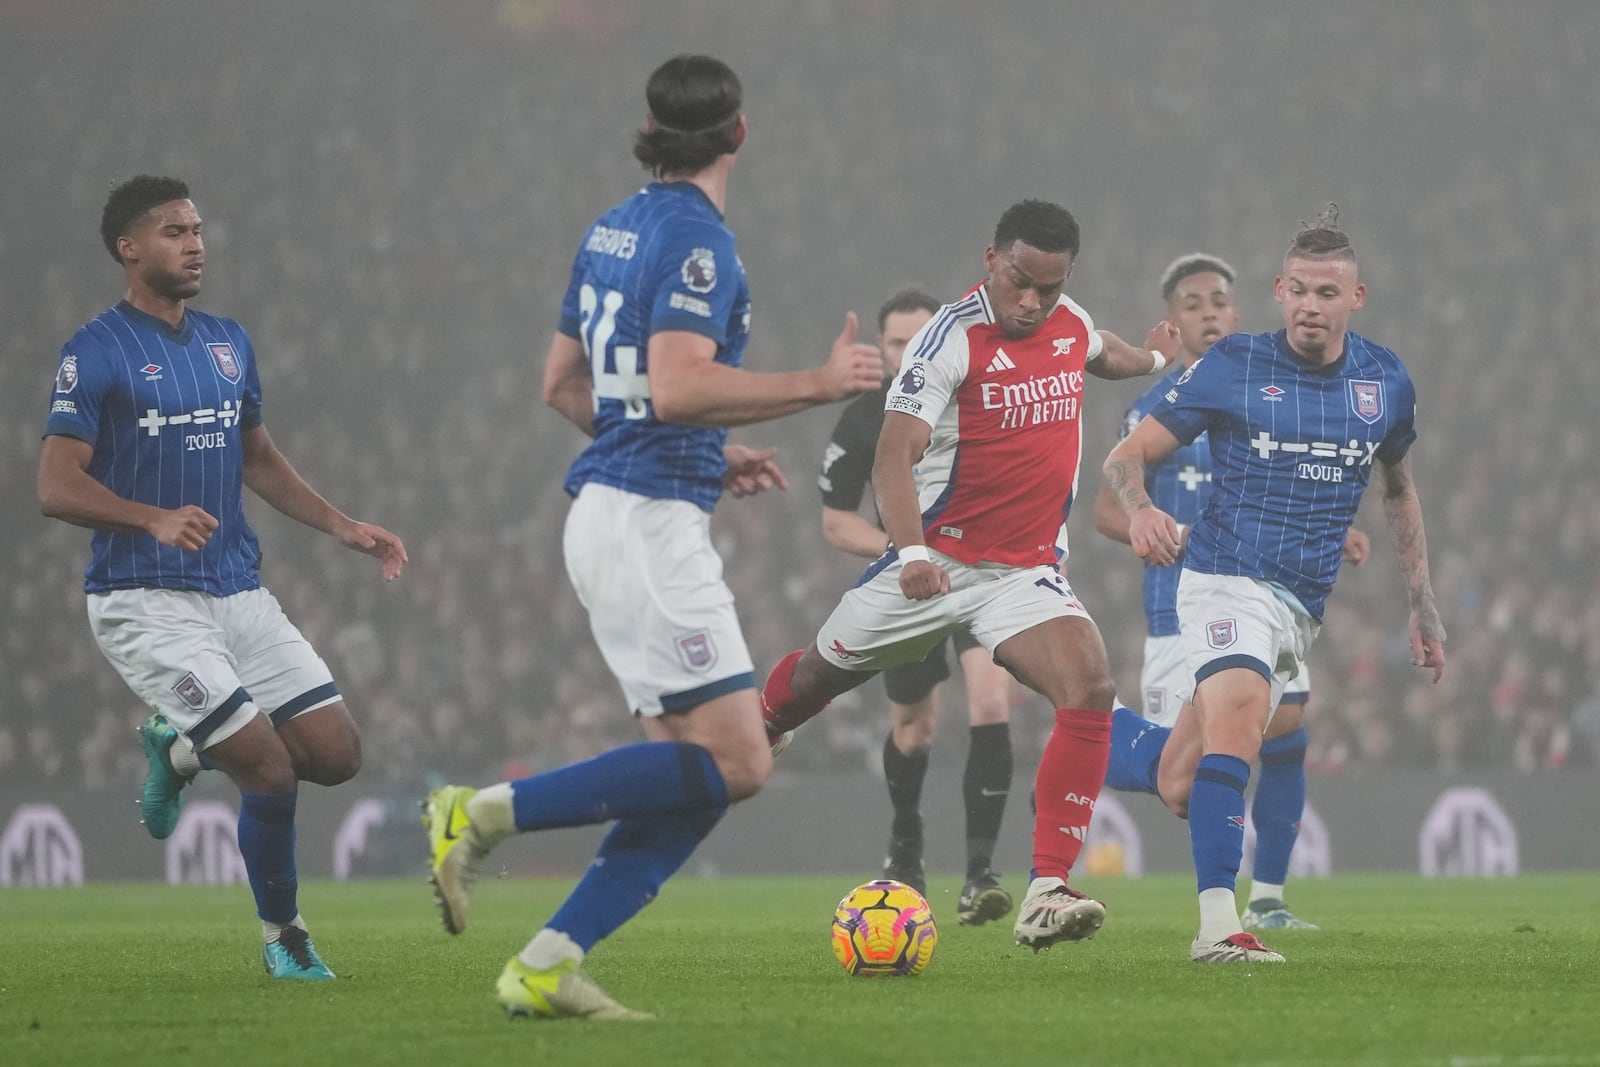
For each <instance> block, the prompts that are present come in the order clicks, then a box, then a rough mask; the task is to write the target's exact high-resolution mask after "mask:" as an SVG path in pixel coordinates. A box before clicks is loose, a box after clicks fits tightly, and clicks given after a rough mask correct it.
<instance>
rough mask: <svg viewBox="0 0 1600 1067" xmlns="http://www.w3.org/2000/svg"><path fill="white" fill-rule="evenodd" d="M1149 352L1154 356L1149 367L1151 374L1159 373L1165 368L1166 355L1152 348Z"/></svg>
mask: <svg viewBox="0 0 1600 1067" xmlns="http://www.w3.org/2000/svg"><path fill="white" fill-rule="evenodd" d="M1150 354H1151V355H1152V356H1154V357H1155V364H1154V365H1153V366H1152V367H1151V368H1150V373H1151V374H1160V373H1161V372H1162V371H1164V370H1166V369H1167V357H1166V356H1163V355H1162V354H1161V353H1160V352H1157V351H1156V350H1155V349H1153V348H1152V349H1151V350H1150Z"/></svg>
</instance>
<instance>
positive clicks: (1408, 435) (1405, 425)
mask: <svg viewBox="0 0 1600 1067" xmlns="http://www.w3.org/2000/svg"><path fill="white" fill-rule="evenodd" d="M1395 385H1396V388H1395V396H1394V401H1393V402H1394V406H1395V408H1394V410H1395V420H1394V425H1393V426H1391V427H1389V432H1388V433H1387V434H1385V435H1384V438H1383V443H1382V444H1380V445H1378V451H1377V453H1376V455H1377V457H1378V459H1379V460H1380V461H1381V462H1383V463H1387V464H1389V465H1390V466H1393V465H1394V464H1396V463H1399V462H1400V461H1401V460H1402V459H1405V458H1406V453H1407V452H1409V451H1411V446H1412V444H1413V443H1415V441H1416V439H1417V390H1416V386H1414V385H1413V384H1412V383H1411V376H1410V375H1409V374H1407V373H1406V372H1405V370H1404V369H1403V368H1402V369H1401V370H1400V371H1399V373H1398V374H1397V375H1396V382H1395Z"/></svg>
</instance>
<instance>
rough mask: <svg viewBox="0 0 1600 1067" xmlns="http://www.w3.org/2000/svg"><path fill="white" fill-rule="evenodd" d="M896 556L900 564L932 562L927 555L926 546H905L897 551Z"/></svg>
mask: <svg viewBox="0 0 1600 1067" xmlns="http://www.w3.org/2000/svg"><path fill="white" fill-rule="evenodd" d="M898 555H899V557H900V562H901V563H918V562H921V563H929V562H932V557H930V556H929V555H928V546H927V545H907V546H906V547H904V548H902V549H900V550H899V552H898Z"/></svg>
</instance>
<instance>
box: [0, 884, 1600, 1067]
mask: <svg viewBox="0 0 1600 1067" xmlns="http://www.w3.org/2000/svg"><path fill="white" fill-rule="evenodd" d="M853 882H854V880H853V879H851V878H849V877H806V878H763V879H756V878H728V879H717V880H699V879H687V878H686V879H681V880H676V881H673V882H671V883H669V884H668V885H667V887H666V889H665V891H664V892H663V893H662V896H661V898H660V899H659V900H657V901H656V902H655V903H654V904H652V905H651V906H650V907H649V908H648V909H646V911H645V912H644V914H642V915H641V916H640V917H639V918H638V919H636V920H635V921H634V922H632V923H630V924H629V925H627V926H626V927H624V928H623V929H622V930H621V931H620V932H619V933H618V934H617V935H616V936H615V937H613V938H612V939H611V940H610V941H608V942H607V943H605V944H603V945H602V946H601V947H600V949H599V950H598V951H597V952H596V953H595V954H594V955H593V956H592V957H591V958H590V961H589V964H588V967H589V971H590V973H591V974H592V975H593V976H594V977H595V978H596V980H598V981H599V982H600V983H601V984H602V985H603V986H605V987H606V989H607V990H608V991H610V992H611V993H612V994H613V995H614V996H616V997H617V998H618V999H619V1000H621V1001H622V1002H623V1003H624V1004H627V1005H629V1006H630V1007H634V1008H638V1009H641V1010H645V1011H651V1012H654V1013H656V1015H657V1016H658V1018H657V1020H656V1021H654V1022H650V1023H595V1022H574V1021H563V1022H554V1023H552V1022H528V1021H518V1022H514V1023H513V1022H510V1021H508V1020H507V1019H506V1018H505V1017H504V1016H503V1015H502V1014H501V1012H500V1009H499V1007H498V1006H497V1004H496V1002H495V1000H494V994H493V988H494V979H495V977H496V975H498V973H499V971H500V967H501V965H502V964H503V963H504V962H505V960H506V959H507V958H508V957H509V956H511V955H512V954H513V953H514V952H516V951H517V950H518V949H520V948H521V947H522V945H523V943H524V942H525V941H526V939H527V938H528V936H529V935H531V934H532V932H533V931H534V930H535V929H536V928H537V926H538V925H539V923H540V922H541V921H542V920H543V919H544V918H546V917H547V916H548V914H549V913H550V911H551V910H552V909H553V908H554V906H555V905H556V904H557V903H558V902H559V900H560V898H561V897H562V895H564V893H565V892H566V890H567V888H568V883H566V882H556V881H520V880H509V879H507V880H490V881H489V882H487V883H486V884H484V885H483V886H481V887H480V892H479V896H478V900H477V902H476V905H475V909H474V913H473V927H472V929H470V930H469V931H468V932H467V933H466V934H465V935H463V936H461V937H456V938H452V937H448V936H446V935H445V934H444V933H443V932H441V931H440V929H439V928H438V925H437V923H436V922H435V919H434V915H433V909H432V905H431V902H430V889H429V887H428V886H426V885H425V884H424V882H423V881H422V880H421V879H420V878H419V879H417V880H416V881H413V882H407V883H398V882H351V883H343V884H336V883H330V882H316V883H310V884H307V885H304V886H302V888H301V904H302V907H303V909H304V911H305V914H306V916H307V918H308V920H309V922H310V924H311V928H312V932H313V934H314V936H315V937H316V940H317V944H318V947H319V948H320V949H321V950H322V954H323V956H324V958H326V959H327V961H328V963H329V965H330V966H332V968H333V969H334V970H335V971H336V972H338V974H339V980H338V981H337V982H333V983H327V984H313V983H304V984H301V983H273V982H270V981H269V980H268V979H267V978H266V977H265V975H264V974H263V973H262V971H261V965H260V960H259V956H258V953H259V946H258V941H257V938H258V935H257V932H256V931H257V928H256V925H255V921H254V917H253V914H252V908H251V904H250V899H249V894H248V891H247V890H245V889H244V888H242V887H235V888H223V889H210V888H190V887H183V888H176V887H167V886H155V885H142V884H141V885H106V884H102V885H94V886H89V887H86V888H82V889H73V890H31V889H13V890H5V891H0V1063H3V1064H7V1065H16V1067H21V1065H33V1064H73V1065H78V1064H106V1065H117V1067H123V1065H127V1067H132V1065H138V1064H161V1065H176V1064H185V1063H193V1064H216V1065H229V1067H232V1065H242V1064H257V1063H260V1064H292V1065H295V1067H308V1065H313V1064H338V1065H340V1067H369V1065H370V1067H378V1065H387V1064H430V1065H438V1067H451V1065H456V1064H465V1065H482V1067H496V1065H501V1064H524V1063H526V1064H565V1063H572V1064H593V1065H609V1064H619V1065H630V1064H633V1065H640V1067H645V1065H648V1067H657V1065H675V1064H705V1065H718V1064H745V1063H748V1064H758V1065H762V1067H768V1065H780V1064H804V1065H807V1067H814V1065H831V1064H857V1063H859V1064H909V1065H918V1067H920V1065H933V1064H953V1065H961V1067H1002V1065H1009V1064H1071V1065H1087V1064H1186V1065H1188V1064H1211V1063H1218V1064H1224V1063H1225V1064H1256V1065H1261V1064H1283V1065H1294V1067H1310V1065H1319V1064H1329V1065H1331V1064H1352V1063H1354V1064H1436V1065H1440V1067H1497V1065H1521V1067H1565V1065H1582V1064H1600V875H1558V876H1537V877H1523V878H1519V879H1512V880H1503V881H1476V880H1423V879H1418V878H1408V877H1387V876H1364V875H1363V876H1352V875H1344V876H1340V877H1337V878H1333V879H1328V880H1321V881H1303V882H1299V883H1297V884H1295V885H1294V886H1292V887H1291V896H1292V903H1293V905H1294V907H1295V909H1296V910H1297V911H1298V912H1300V913H1301V914H1303V915H1305V916H1307V917H1309V918H1312V919H1314V920H1316V921H1317V922H1319V923H1321V924H1322V927H1323V928H1322V929H1321V930H1317V931H1291V932H1280V933H1278V934H1276V935H1274V936H1270V937H1268V938H1266V940H1267V941H1268V943H1269V944H1271V945H1272V946H1273V947H1275V948H1278V949H1279V950H1280V951H1282V952H1283V953H1284V954H1285V955H1286V956H1288V958H1289V962H1288V963H1287V964H1284V965H1281V966H1255V967H1243V966H1237V965H1229V966H1200V965H1196V964H1191V963H1190V962H1188V956H1187V950H1188V945H1189V939H1190V937H1191V936H1192V935H1193V932H1194V923H1195V914H1194V897H1193V893H1192V889H1191V888H1190V886H1191V883H1190V882H1189V880H1188V879H1185V878H1179V877H1157V878H1146V879H1142V880H1137V881H1125V880H1121V879H1104V880H1099V881H1093V880H1090V881H1085V882H1083V883H1082V886H1083V888H1084V889H1085V890H1086V891H1089V892H1091V893H1094V894H1096V895H1098V896H1100V897H1102V898H1103V899H1104V900H1105V901H1106V902H1107V905H1108V907H1109V909H1110V913H1109V916H1108V918H1107V921H1106V926H1105V928H1104V929H1103V930H1102V931H1101V932H1100V935H1099V936H1098V937H1097V938H1095V939H1094V940H1092V941H1087V942H1083V943H1079V944H1067V945H1060V946H1057V947H1056V948H1054V949H1051V950H1048V951H1046V952H1042V953H1039V954H1038V955H1035V954H1034V953H1032V952H1029V951H1027V950H1025V949H1019V948H1016V947H1015V946H1013V945H1012V943H1011V924H1010V920H1009V919H1008V920H1006V921H1004V922H1002V923H1000V924H996V925H990V926H986V927H982V928H977V929H969V928H964V927H961V926H958V925H957V924H956V922H955V911H954V902H955V895H956V892H957V889H958V885H957V883H956V881H955V880H954V879H953V878H936V879H934V881H933V884H932V886H931V892H930V894H929V895H930V899H931V901H932V903H933V906H934V911H935V914H936V915H937V916H938V917H939V919H940V920H941V925H940V941H939V947H938V951H937V953H936V955H935V957H934V961H933V963H932V965H931V966H930V967H929V969H928V971H927V972H926V973H925V974H923V975H921V976H919V977H917V978H910V979H876V980H867V979H856V978H850V977H848V976H846V975H845V974H844V972H843V971H841V970H840V969H839V967H838V966H837V964H836V963H835V962H834V960H833V956H832V954H831V952H830V951H829V948H828V922H829V917H830V914H831V912H832V909H833V905H834V903H835V902H836V901H837V900H838V898H839V897H840V896H842V895H843V893H844V892H845V891H846V890H848V889H849V888H850V887H851V885H852V884H853ZM1008 884H1009V887H1010V888H1012V889H1013V891H1014V892H1017V893H1018V895H1019V896H1020V891H1021V889H1022V880H1021V878H1020V877H1015V876H1014V877H1012V878H1010V879H1008Z"/></svg>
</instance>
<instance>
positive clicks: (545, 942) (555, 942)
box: [517, 926, 583, 971]
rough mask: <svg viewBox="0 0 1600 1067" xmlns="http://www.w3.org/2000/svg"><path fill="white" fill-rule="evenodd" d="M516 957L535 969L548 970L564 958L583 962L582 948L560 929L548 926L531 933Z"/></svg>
mask: <svg viewBox="0 0 1600 1067" xmlns="http://www.w3.org/2000/svg"><path fill="white" fill-rule="evenodd" d="M517 959H519V960H521V961H522V962H523V963H525V964H527V965H528V966H529V967H531V968H533V969H534V970H536V971H548V970H549V969H550V968H552V967H554V966H555V965H556V964H558V963H561V962H562V961H564V960H576V961H577V962H578V963H582V962H583V949H581V948H579V947H578V943H577V942H576V941H574V940H572V938H570V937H568V936H567V935H566V934H564V933H562V932H561V931H560V930H552V929H550V928H549V927H548V926H547V927H545V928H544V929H543V930H540V931H539V932H538V933H536V934H534V935H533V940H532V941H529V942H528V945H527V947H526V948H524V949H523V950H522V951H521V952H519V953H517Z"/></svg>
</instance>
